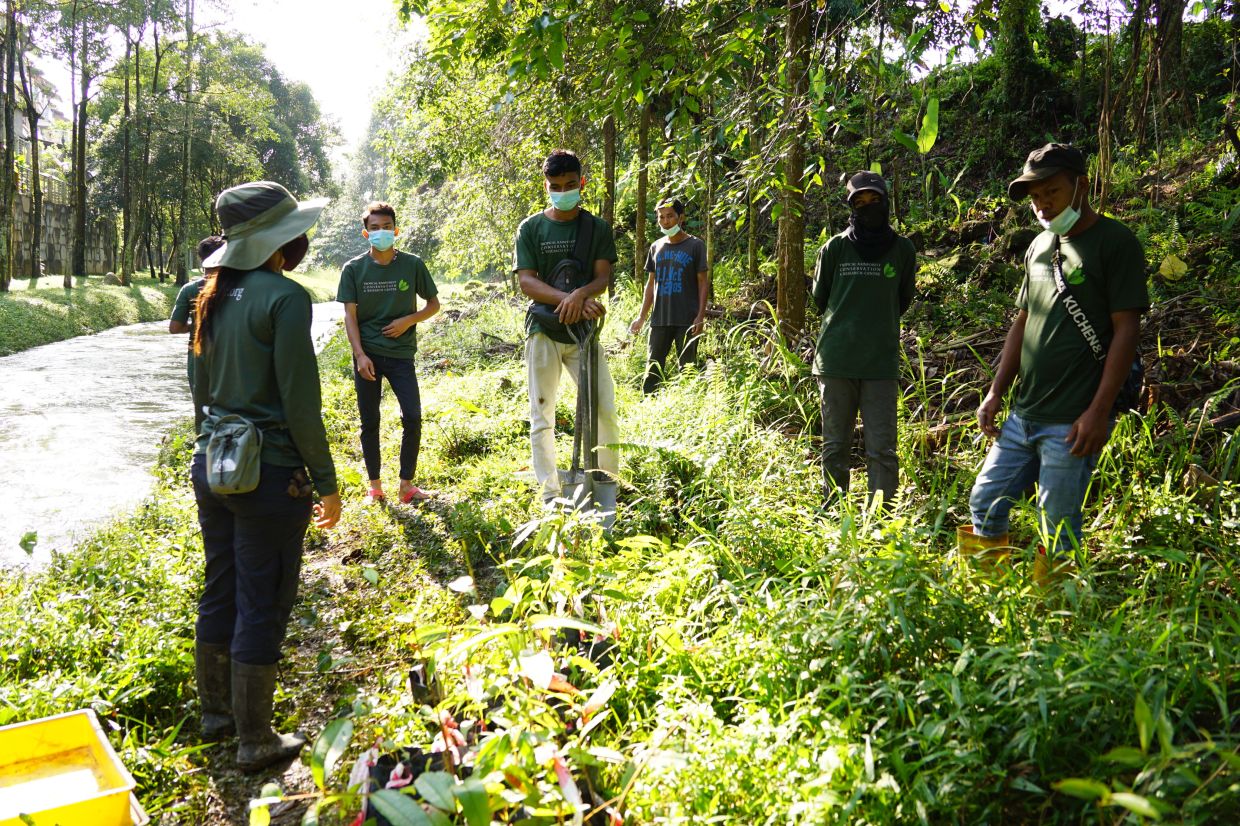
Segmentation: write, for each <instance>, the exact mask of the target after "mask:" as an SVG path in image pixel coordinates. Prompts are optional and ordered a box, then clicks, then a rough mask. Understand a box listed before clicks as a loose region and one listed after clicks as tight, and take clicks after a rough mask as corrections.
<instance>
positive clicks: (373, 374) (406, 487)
mask: <svg viewBox="0 0 1240 826" xmlns="http://www.w3.org/2000/svg"><path fill="white" fill-rule="evenodd" d="M399 233H400V230H399V229H398V228H397V226H396V210H395V209H394V208H393V207H392V206H391V204H386V203H383V202H382V201H375V202H374V203H371V204H368V205H367V206H366V209H365V210H364V211H363V212H362V235H363V236H364V237H365V238H366V239H367V241H368V242H369V245H370V248H369V249H368V250H367V251H366V252H364V253H362V254H361V255H359V256H357V257H356V258H354V259H352V260H350V261H349V262H348V263H347V264H345V265H344V269H343V270H342V271H341V273H340V287H339V289H338V290H337V292H336V300H337V301H339V302H341V303H343V304H344V329H345V332H346V333H347V334H348V336H349V344H350V346H352V348H353V386H354V388H355V389H356V391H357V413H358V418H359V419H361V441H362V458H363V460H364V461H365V463H366V474H367V476H368V478H369V479H370V490H369V491H368V493H367V496H368V497H369V498H370V499H371V501H380V500H382V499H383V498H384V492H383V483H382V481H380V479H379V475H380V473H379V466H380V461H379V400H380V398H381V396H382V391H383V387H382V383H381V382H382V380H383V379H385V378H386V379H387V381H388V386H389V387H391V388H392V392H393V393H394V394H396V401H397V402H398V403H399V404H400V415H401V425H402V428H403V432H402V434H401V440H400V501H401V502H405V503H408V502H412V501H415V500H418V501H420V500H423V499H427V498H429V496H430V494H428V493H426V492H425V491H424V490H422V489H421V488H419V487H418V486H417V485H415V484H414V483H413V477H414V474H415V473H416V472H417V469H418V449H419V447H420V446H421V442H422V402H421V399H420V397H419V395H418V376H417V373H416V372H415V370H414V363H413V359H414V354H415V353H416V352H417V332H416V329H417V325H418V324H419V323H421V322H423V321H426V320H427V319H428V318H430V317H431V316H433V315H434V314H435V313H437V312H439V298H438V292H439V291H438V288H437V287H436V286H435V282H434V280H432V279H431V274H430V273H429V272H428V271H427V269H426V265H425V264H424V263H422V259H421V258H419V257H418V256H416V255H414V254H413V253H410V252H404V251H402V250H398V249H396V247H395V244H396V236H397V235H398V234H399ZM418 296H421V297H422V299H423V300H424V301H425V302H426V303H425V304H424V305H423V306H422V309H418V306H417V304H418V300H417V299H418Z"/></svg>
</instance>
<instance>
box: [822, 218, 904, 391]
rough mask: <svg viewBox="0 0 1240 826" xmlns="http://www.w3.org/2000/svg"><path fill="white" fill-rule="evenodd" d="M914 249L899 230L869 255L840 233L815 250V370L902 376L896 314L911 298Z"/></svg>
mask: <svg viewBox="0 0 1240 826" xmlns="http://www.w3.org/2000/svg"><path fill="white" fill-rule="evenodd" d="M916 274H917V252H916V250H914V249H913V243H912V242H911V241H909V240H908V239H907V238H905V237H903V236H897V237H896V240H895V243H893V244H892V245H891V248H890V249H888V250H887V252H885V253H884V254H883V255H882V257H881V258H879V259H877V260H875V261H867V260H866V259H865V258H863V257H862V256H861V253H860V252H858V251H857V247H856V245H854V244H853V242H852V241H850V240H848V238H846V237H844V235H843V234H840V235H836V236H834V237H833V238H832V239H831V240H830V241H828V242H827V243H826V244H824V245H823V247H822V249H820V250H819V251H818V263H817V264H815V265H814V304H815V305H817V307H818V311H819V312H820V313H822V327H821V328H820V330H819V332H818V347H817V349H816V350H815V352H814V375H816V376H827V377H830V378H837V379H897V378H899V377H900V316H901V315H903V314H904V311H905V310H907V309H908V306H909V304H911V303H912V302H913V290H914V289H915V286H916V282H915V279H916Z"/></svg>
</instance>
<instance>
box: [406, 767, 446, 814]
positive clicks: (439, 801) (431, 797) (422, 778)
mask: <svg viewBox="0 0 1240 826" xmlns="http://www.w3.org/2000/svg"><path fill="white" fill-rule="evenodd" d="M413 785H414V786H415V787H416V788H417V790H418V794H420V795H422V798H423V799H424V800H425V801H426V802H427V803H429V804H431V805H432V806H434V807H435V808H436V809H442V810H444V811H445V812H455V811H456V800H455V799H454V798H453V797H452V787H453V786H455V785H456V778H454V777H453V776H452V775H450V774H448V773H447V772H426V773H425V774H420V775H418V779H417V780H415V781H413Z"/></svg>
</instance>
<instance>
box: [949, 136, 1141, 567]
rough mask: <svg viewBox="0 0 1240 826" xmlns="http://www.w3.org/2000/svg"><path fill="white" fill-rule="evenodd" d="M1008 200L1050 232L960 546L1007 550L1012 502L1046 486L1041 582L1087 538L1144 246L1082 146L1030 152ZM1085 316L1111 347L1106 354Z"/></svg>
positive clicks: (1126, 358)
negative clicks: (1106, 206) (1089, 168)
mask: <svg viewBox="0 0 1240 826" xmlns="http://www.w3.org/2000/svg"><path fill="white" fill-rule="evenodd" d="M1008 195H1009V196H1010V197H1011V198H1012V200H1014V201H1022V200H1024V199H1025V197H1026V196H1028V197H1029V200H1030V206H1031V207H1032V208H1033V212H1034V215H1035V216H1036V217H1037V219H1038V222H1039V223H1040V224H1041V225H1042V226H1043V228H1044V229H1045V231H1044V232H1043V233H1042V234H1041V235H1039V236H1038V237H1037V238H1036V239H1034V241H1033V243H1032V244H1031V245H1030V246H1029V249H1028V250H1027V251H1026V253H1025V280H1024V283H1023V284H1022V285H1021V288H1020V293H1019V295H1018V296H1017V298H1016V307H1017V309H1018V312H1017V314H1016V320H1015V321H1014V322H1013V323H1012V327H1011V329H1010V330H1009V331H1008V334H1007V340H1006V342H1005V343H1004V345H1003V353H1002V355H1001V356H1000V359H999V367H998V369H997V370H996V371H995V378H994V381H993V382H992V383H991V386H990V390H989V392H988V393H987V394H986V397H985V399H984V400H983V401H982V404H981V406H980V407H979V408H978V410H977V421H978V424H979V426H980V427H981V429H982V432H983V433H985V434H986V435H987V436H989V437H991V438H992V439H995V440H996V441H995V443H994V445H992V446H991V449H990V453H989V454H988V455H987V456H986V461H985V463H984V464H983V465H982V469H981V471H980V472H979V473H978V476H977V482H976V483H975V484H974V486H973V492H972V494H971V496H970V497H969V508H970V510H971V512H972V517H973V519H972V523H973V524H972V525H971V526H961V528H960V531H959V536H960V548H961V551H962V552H964V553H970V554H974V553H979V552H982V551H986V550H988V549H992V548H996V547H1001V546H1006V545H1007V544H1008V537H1007V531H1008V514H1009V512H1010V511H1011V508H1012V504H1013V501H1014V500H1015V499H1016V498H1017V497H1020V496H1023V494H1024V491H1025V490H1027V489H1028V488H1029V486H1030V485H1032V484H1033V483H1034V482H1037V484H1038V496H1037V502H1038V511H1039V516H1040V519H1041V532H1042V534H1043V537H1044V540H1045V542H1044V546H1043V550H1042V552H1041V553H1040V554H1039V556H1038V558H1037V559H1036V560H1035V566H1034V579H1035V580H1038V581H1043V580H1045V579H1046V578H1047V577H1049V576H1050V574H1051V571H1052V567H1053V565H1054V554H1055V553H1056V552H1057V551H1064V550H1069V549H1071V548H1072V547H1073V546H1074V545H1075V546H1079V545H1080V542H1081V539H1082V532H1081V506H1082V504H1083V503H1084V500H1085V490H1086V488H1087V487H1088V486H1089V478H1090V475H1091V474H1092V473H1093V469H1094V465H1095V464H1096V462H1097V460H1098V454H1099V452H1100V451H1101V450H1102V448H1103V446H1104V445H1105V444H1106V442H1107V439H1108V438H1110V434H1111V426H1112V424H1113V423H1114V421H1115V420H1114V413H1113V411H1112V406H1113V405H1114V403H1115V398H1116V395H1117V394H1118V392H1119V390H1120V387H1121V386H1122V385H1123V383H1124V380H1125V379H1126V378H1127V376H1128V374H1129V372H1130V369H1131V367H1132V365H1133V359H1134V358H1135V355H1136V350H1137V340H1138V335H1139V332H1140V321H1141V314H1142V313H1143V312H1144V311H1145V310H1147V309H1148V308H1149V294H1148V292H1147V290H1146V284H1145V256H1144V254H1143V253H1142V251H1141V244H1140V242H1139V241H1137V239H1136V236H1134V235H1133V234H1132V232H1131V231H1130V230H1129V229H1128V228H1127V227H1125V226H1124V225H1123V224H1121V223H1120V222H1119V221H1116V220H1115V219H1113V218H1108V217H1106V216H1104V215H1099V214H1098V213H1097V212H1095V211H1094V209H1093V207H1092V206H1091V205H1090V203H1089V178H1088V176H1087V174H1086V166H1085V156H1084V155H1082V154H1081V152H1080V151H1079V150H1078V149H1075V148H1074V147H1071V146H1067V145H1064V144H1057V143H1050V144H1047V145H1045V146H1043V147H1041V148H1040V149H1035V150H1034V151H1033V152H1030V153H1029V157H1028V159H1027V160H1026V161H1025V169H1024V173H1023V174H1022V175H1021V176H1020V177H1019V178H1017V179H1016V180H1014V181H1012V183H1011V184H1010V185H1009V186H1008ZM1057 257H1058V267H1057V268H1058V270H1059V272H1060V273H1061V274H1062V281H1063V283H1064V284H1065V285H1066V287H1067V291H1068V293H1070V296H1069V295H1067V294H1065V295H1062V296H1061V295H1060V288H1059V287H1058V286H1057V284H1056V280H1057V279H1056V275H1055V269H1056V258H1057ZM1068 304H1072V306H1074V307H1075V308H1077V309H1076V312H1075V313H1069V312H1068V309H1067V305H1068ZM1074 316H1075V319H1074ZM1081 320H1084V321H1085V322H1086V324H1087V325H1088V328H1089V329H1092V331H1093V333H1094V335H1095V336H1096V337H1097V338H1098V339H1099V340H1100V344H1101V345H1103V349H1104V356H1103V360H1102V361H1099V360H1098V358H1096V357H1095V355H1094V353H1093V351H1092V349H1091V346H1090V344H1089V342H1088V341H1087V339H1086V336H1085V332H1086V330H1084V329H1082V326H1081V324H1080V321H1081ZM1013 381H1015V382H1016V393H1015V398H1014V399H1013V403H1012V408H1011V411H1010V412H1009V413H1008V416H1007V418H1006V419H1005V420H1004V422H1003V426H1002V428H1000V427H999V426H997V425H996V423H995V417H996V416H997V415H998V414H999V410H1000V408H1001V407H1002V404H1003V397H1004V395H1006V393H1007V391H1008V388H1009V387H1011V385H1012V383H1013ZM1047 551H1049V553H1050V554H1051V556H1050V557H1049V558H1048V557H1047V555H1046V552H1047Z"/></svg>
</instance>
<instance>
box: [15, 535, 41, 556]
mask: <svg viewBox="0 0 1240 826" xmlns="http://www.w3.org/2000/svg"><path fill="white" fill-rule="evenodd" d="M17 544H18V546H20V547H21V549H22V550H23V551H25V552H26V555H27V556H34V546H35V545H38V544H39V532H38V531H27V532H26V533H24V534H22V538H21V539H19V540H18V542H17Z"/></svg>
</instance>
